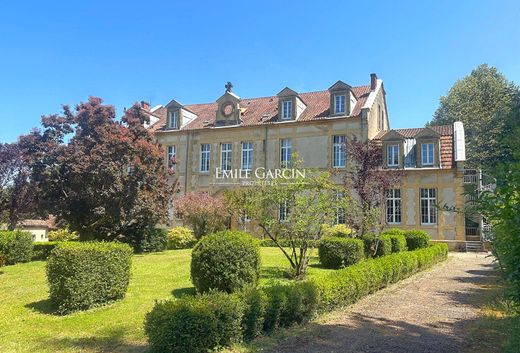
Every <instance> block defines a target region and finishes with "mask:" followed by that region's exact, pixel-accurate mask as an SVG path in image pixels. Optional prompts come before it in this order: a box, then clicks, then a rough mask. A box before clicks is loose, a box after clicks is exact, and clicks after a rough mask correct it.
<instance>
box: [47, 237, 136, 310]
mask: <svg viewBox="0 0 520 353" xmlns="http://www.w3.org/2000/svg"><path fill="white" fill-rule="evenodd" d="M131 261H132V249H131V248H130V247H129V246H128V245H127V244H122V243H99V242H85V243H76V242H62V243H60V244H59V245H58V246H56V247H55V248H54V250H52V251H51V254H50V256H49V258H48V261H47V280H48V282H49V289H50V299H51V302H52V303H53V304H54V305H55V306H56V308H57V312H58V313H61V314H65V313H68V312H72V311H76V310H85V309H88V308H91V307H93V306H97V305H101V304H104V303H107V302H110V301H112V300H117V299H121V298H123V297H124V295H125V293H126V289H127V287H128V282H129V280H130V267H131Z"/></svg>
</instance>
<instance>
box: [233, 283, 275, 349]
mask: <svg viewBox="0 0 520 353" xmlns="http://www.w3.org/2000/svg"><path fill="white" fill-rule="evenodd" d="M240 296H241V298H242V300H243V302H244V317H243V318H242V329H243V332H244V340H246V341H249V340H251V339H253V338H255V337H257V336H260V334H261V333H262V330H263V326H264V319H265V312H266V308H267V300H268V298H267V294H266V293H265V291H263V290H261V289H257V288H252V287H250V288H247V289H245V290H244V291H242V293H241V294H240Z"/></svg>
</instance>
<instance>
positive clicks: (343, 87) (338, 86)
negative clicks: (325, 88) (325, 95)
mask: <svg viewBox="0 0 520 353" xmlns="http://www.w3.org/2000/svg"><path fill="white" fill-rule="evenodd" d="M351 89H352V87H351V86H350V85H348V84H346V83H345V82H343V81H341V80H339V81H337V82H336V83H335V84H333V85H332V86H330V87H329V92H334V91H349V90H351Z"/></svg>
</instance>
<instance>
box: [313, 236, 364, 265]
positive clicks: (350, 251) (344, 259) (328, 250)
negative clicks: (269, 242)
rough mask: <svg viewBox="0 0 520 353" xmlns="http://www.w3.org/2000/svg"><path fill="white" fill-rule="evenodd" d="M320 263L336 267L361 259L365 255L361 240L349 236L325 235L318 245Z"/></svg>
mask: <svg viewBox="0 0 520 353" xmlns="http://www.w3.org/2000/svg"><path fill="white" fill-rule="evenodd" d="M318 256H319V258H320V263H321V264H322V265H323V266H324V267H326V268H334V269H338V268H341V267H346V266H349V265H352V264H355V263H356V262H359V261H361V260H362V259H363V258H364V257H365V251H364V245H363V241H362V240H359V239H351V238H338V237H326V238H323V239H321V240H320V243H319V245H318Z"/></svg>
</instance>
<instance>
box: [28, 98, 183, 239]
mask: <svg viewBox="0 0 520 353" xmlns="http://www.w3.org/2000/svg"><path fill="white" fill-rule="evenodd" d="M147 122H149V118H148V116H147V115H145V114H143V112H142V111H141V109H140V108H139V107H138V106H137V105H135V106H134V107H132V108H131V109H128V110H126V112H125V115H124V117H123V118H122V120H121V121H116V117H115V110H114V108H113V107H112V106H109V105H104V104H102V100H101V99H100V98H89V100H88V102H84V103H80V104H78V105H77V106H76V107H75V109H74V110H73V109H71V108H70V107H68V106H64V107H63V114H62V115H51V116H47V117H43V118H42V124H43V127H44V130H43V131H39V130H35V131H33V132H32V133H31V134H29V135H26V136H23V137H22V138H21V144H22V145H23V147H24V149H25V151H26V153H27V154H28V155H30V156H31V157H32V158H31V167H32V178H33V180H34V181H35V182H36V183H37V184H38V187H39V189H40V190H41V197H42V200H43V203H42V204H43V206H44V207H45V208H46V209H47V210H48V211H49V212H51V213H52V214H54V215H56V216H57V218H58V220H64V221H66V223H67V224H68V226H69V228H70V230H71V231H76V232H78V233H79V235H80V238H81V239H82V240H90V239H98V240H120V241H124V242H128V243H130V244H132V245H135V244H136V243H139V242H140V241H142V240H143V239H144V237H145V233H146V232H147V231H148V230H149V229H150V228H153V227H155V225H156V224H157V223H160V222H162V221H165V220H166V218H167V212H168V207H169V205H170V202H171V197H172V195H173V194H174V191H175V187H176V186H177V185H176V183H175V181H174V182H173V183H172V182H168V178H167V171H166V168H165V166H164V164H165V163H164V155H165V153H164V150H163V149H162V148H161V147H160V146H159V145H158V144H157V143H156V142H155V140H154V138H153V136H152V134H151V133H150V132H149V131H148V130H146V128H145V127H144V124H145V123H147Z"/></svg>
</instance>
